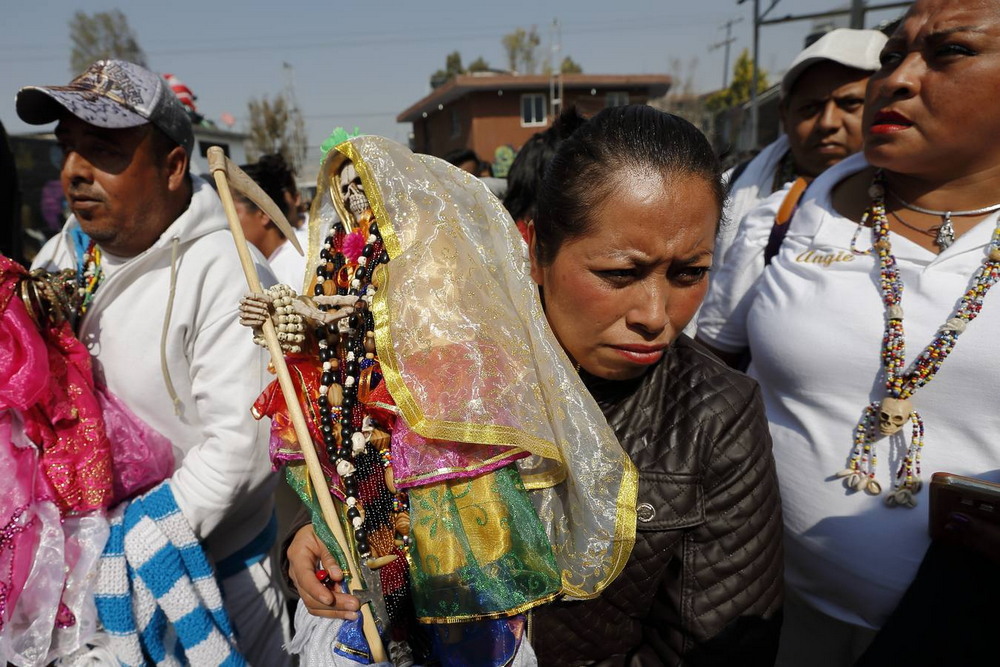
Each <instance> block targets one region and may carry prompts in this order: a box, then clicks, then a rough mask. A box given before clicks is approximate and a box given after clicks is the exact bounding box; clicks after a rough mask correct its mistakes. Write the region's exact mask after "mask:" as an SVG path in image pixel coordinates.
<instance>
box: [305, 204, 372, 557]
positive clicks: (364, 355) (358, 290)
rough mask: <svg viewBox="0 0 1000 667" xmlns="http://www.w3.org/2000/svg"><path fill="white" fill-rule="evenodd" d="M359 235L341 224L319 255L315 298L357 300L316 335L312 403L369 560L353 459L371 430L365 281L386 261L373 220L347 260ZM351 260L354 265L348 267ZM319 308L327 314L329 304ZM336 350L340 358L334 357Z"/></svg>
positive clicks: (369, 319) (369, 288) (369, 289)
mask: <svg viewBox="0 0 1000 667" xmlns="http://www.w3.org/2000/svg"><path fill="white" fill-rule="evenodd" d="M357 234H358V232H352V234H351V235H348V234H346V232H345V230H344V227H343V225H342V224H341V223H337V224H336V225H335V226H334V227H333V229H331V231H330V233H329V234H328V235H327V237H326V240H325V241H324V244H323V248H322V250H321V251H320V263H319V266H318V267H317V269H316V276H317V281H316V286H315V287H314V294H315V295H316V296H322V295H324V294H327V293H328V291H332V289H334V288H335V289H336V293H337V294H340V295H348V294H350V295H352V296H356V297H357V299H358V300H357V301H356V302H355V304H354V314H352V315H351V316H350V317H348V318H345V319H343V320H340V321H338V322H337V323H335V324H331V325H325V326H319V327H317V328H316V330H315V332H314V333H315V336H316V341H317V344H318V346H319V358H320V361H321V362H322V364H323V371H322V375H321V377H320V386H319V390H318V393H317V397H316V403H317V405H318V406H319V417H320V431H321V432H322V436H323V444H324V445H325V447H326V452H327V455H328V456H329V460H330V462H331V463H332V464H333V466H334V468H335V469H336V470H337V474H338V475H339V476H340V479H341V481H342V482H343V484H344V494H345V496H346V499H345V502H346V503H347V518H348V520H349V521H350V522H351V525H352V526H353V528H354V539H355V541H356V543H357V547H358V553H360V554H361V555H362V556H368V555H369V554H370V553H371V546H370V544H369V534H368V531H367V530H366V527H365V517H364V516H363V515H362V509H361V507H360V506H359V502H358V484H357V480H356V478H355V472H356V471H357V463H356V461H355V458H356V457H357V456H359V455H361V454H363V453H364V451H365V446H366V443H367V438H366V437H365V429H367V430H368V431H369V432H370V430H371V429H370V427H369V425H368V424H366V423H365V420H364V418H363V417H362V416H361V415H360V410H356V408H358V407H359V406H358V388H359V386H360V385H361V376H362V373H363V372H364V371H365V370H366V369H368V368H369V367H371V366H373V365H374V363H375V362H374V351H375V345H374V332H373V330H374V322H373V320H372V316H371V313H370V312H369V310H368V306H369V304H370V303H371V300H372V297H373V295H374V293H375V288H374V287H373V286H372V285H371V284H369V281H370V279H371V276H372V274H373V272H374V270H375V267H377V266H378V265H379V264H381V263H385V262H388V261H389V257H388V254H387V253H386V252H385V250H384V248H383V244H382V239H381V237H380V236H379V232H378V225H377V224H376V223H374V222H372V224H371V225H370V226H369V228H368V237H367V239H366V240H365V243H364V245H363V247H362V248H361V249H360V252H359V254H358V256H357V257H350V255H349V254H347V253H345V252H344V250H345V248H344V246H345V244H347V245H351V243H350V242H351V241H353V240H354V239H353V238H350V237H353V236H354V235H357ZM348 253H350V250H348ZM345 255H346V256H345ZM349 258H350V259H353V260H354V261H353V262H350V263H349ZM352 264H353V266H352ZM320 308H321V309H322V310H328V309H329V308H330V306H320ZM338 351H340V353H341V354H342V355H343V358H338ZM338 381H339V382H338ZM335 421H339V429H337V428H336V427H335V426H334V424H335ZM338 430H339V432H338ZM338 435H339V438H338Z"/></svg>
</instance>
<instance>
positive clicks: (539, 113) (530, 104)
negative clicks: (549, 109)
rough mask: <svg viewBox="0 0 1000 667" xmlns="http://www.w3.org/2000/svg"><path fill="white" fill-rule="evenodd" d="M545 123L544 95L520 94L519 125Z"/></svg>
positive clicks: (529, 125)
mask: <svg viewBox="0 0 1000 667" xmlns="http://www.w3.org/2000/svg"><path fill="white" fill-rule="evenodd" d="M535 125H545V95H543V94H541V93H530V94H528V95H521V127H532V126H535Z"/></svg>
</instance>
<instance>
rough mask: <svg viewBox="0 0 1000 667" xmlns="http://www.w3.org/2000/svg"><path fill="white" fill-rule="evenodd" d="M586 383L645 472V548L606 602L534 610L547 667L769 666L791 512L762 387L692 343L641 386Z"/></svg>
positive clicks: (641, 518) (534, 637)
mask: <svg viewBox="0 0 1000 667" xmlns="http://www.w3.org/2000/svg"><path fill="white" fill-rule="evenodd" d="M584 379H585V381H586V382H587V386H588V388H589V389H590V391H591V393H592V394H593V395H594V398H596V399H597V402H598V404H599V405H600V406H601V409H602V410H603V411H604V414H605V416H606V417H607V418H608V422H609V423H610V424H611V426H612V428H613V429H614V430H615V433H616V434H617V435H618V439H619V440H620V441H621V444H622V446H623V447H624V448H625V450H626V451H627V452H628V453H629V456H631V458H632V461H633V462H634V463H635V464H636V466H637V467H638V469H639V497H638V504H637V515H638V524H637V531H636V544H635V549H634V550H633V552H632V556H631V558H630V559H629V561H628V563H627V564H626V565H625V569H624V570H623V571H622V573H621V574H620V575H619V577H618V578H617V579H616V580H615V581H614V582H612V584H611V585H610V586H609V587H608V588H607V589H605V591H604V592H603V593H602V594H601V595H600V597H598V598H596V599H594V600H587V601H576V602H573V601H564V602H557V603H554V604H550V605H546V606H544V607H540V608H538V609H536V610H534V611H533V612H532V614H531V619H530V621H529V637H530V640H531V643H532V646H533V647H534V648H535V651H536V653H537V654H538V658H539V664H540V665H545V666H546V667H549V666H550V665H629V666H632V667H637V666H645V665H727V666H728V665H740V666H741V667H746V666H755V665H773V664H774V656H775V653H776V651H777V645H778V633H779V631H780V627H781V612H780V609H781V603H782V548H781V534H782V524H781V506H780V500H779V496H778V484H777V480H776V479H775V472H774V461H773V459H772V458H771V438H770V435H769V433H768V427H767V419H766V418H765V416H764V408H763V404H762V403H761V399H760V395H759V391H758V389H757V385H756V383H755V382H754V381H753V380H751V379H750V378H748V377H746V376H745V375H743V374H741V373H737V372H736V371H733V370H731V369H729V368H728V367H726V366H724V365H723V364H721V363H719V362H718V361H716V360H715V358H714V357H712V356H711V355H710V354H709V353H707V352H705V351H703V350H702V348H700V347H699V346H698V345H696V344H695V343H693V342H692V341H691V340H690V339H688V338H687V337H684V336H682V337H681V338H680V339H678V340H677V341H676V342H675V343H674V344H673V345H672V346H671V347H670V348H669V350H668V351H667V353H666V355H665V357H664V359H663V360H662V361H661V362H660V363H659V364H657V366H655V367H654V368H652V369H651V370H650V371H649V372H647V373H646V374H645V375H644V376H643V377H641V378H639V379H637V380H631V381H626V382H611V381H607V380H601V379H598V378H594V377H587V376H585V378H584Z"/></svg>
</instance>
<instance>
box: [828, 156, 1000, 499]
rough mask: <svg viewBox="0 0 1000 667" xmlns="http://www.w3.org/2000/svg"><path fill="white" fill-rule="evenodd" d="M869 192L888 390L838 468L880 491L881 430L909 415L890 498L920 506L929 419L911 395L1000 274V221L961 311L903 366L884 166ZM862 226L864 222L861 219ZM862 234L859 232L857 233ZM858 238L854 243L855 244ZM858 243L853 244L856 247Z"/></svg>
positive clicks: (853, 482)
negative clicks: (904, 445)
mask: <svg viewBox="0 0 1000 667" xmlns="http://www.w3.org/2000/svg"><path fill="white" fill-rule="evenodd" d="M869 194H870V195H871V197H872V205H871V208H870V209H868V211H867V212H866V213H865V215H864V217H863V218H862V221H861V224H862V225H863V224H864V222H865V221H866V220H870V221H871V223H872V241H873V243H872V248H873V249H874V250H875V251H877V253H878V263H879V289H880V291H881V293H882V303H883V305H884V306H885V319H886V321H885V333H884V335H883V337H882V366H883V368H884V369H885V388H886V396H885V398H883V399H882V400H881V401H880V402H873V403H871V404H869V405H868V406H867V407H866V408H865V411H864V413H863V415H862V417H861V419H860V421H858V425H857V426H856V427H855V429H854V449H853V451H852V452H851V457H850V459H849V462H848V467H847V468H845V469H844V470H841V471H840V472H838V473H837V474H836V476H837V477H839V478H844V481H845V484H846V485H847V487H848V488H851V489H855V490H857V491H866V492H868V493H869V494H871V495H878V494H879V493H881V492H882V487H881V485H880V484H879V483H878V481H876V479H875V466H876V463H877V461H878V455H877V452H876V450H875V446H874V443H875V441H876V440H877V439H878V437H879V436H891V435H893V434H895V433H896V432H898V431H899V430H900V429H902V428H903V426H904V425H905V424H906V422H907V421H909V422H910V423H911V426H912V429H911V437H910V443H909V446H908V447H907V449H906V452H905V455H904V456H903V459H902V462H901V463H900V466H899V468H898V470H897V471H896V475H895V479H894V486H893V491H892V493H890V494H889V495H888V497H887V498H886V503H887V504H888V505H890V506H893V505H898V506H902V507H911V508H912V507H915V506H916V504H917V501H916V498H915V495H916V494H917V493H919V492H920V489H921V487H922V486H923V483H922V482H921V480H920V453H921V450H922V448H923V446H924V422H923V420H922V419H921V417H920V413H918V412H917V411H916V410H915V409H914V408H913V404H912V402H911V401H910V397H911V396H913V394H914V393H915V392H916V391H917V389H919V388H921V387H923V386H924V385H925V384H927V383H928V382H930V381H931V380H932V379H934V376H935V374H936V373H937V372H938V370H939V369H940V368H941V364H943V363H944V360H945V359H947V358H948V355H949V354H951V351H952V350H953V349H955V344H956V343H957V342H958V337H959V336H960V335H961V334H962V332H963V331H965V328H966V326H968V324H969V322H971V321H972V320H974V319H975V318H976V316H977V315H978V314H979V311H980V310H982V307H983V298H984V297H985V296H986V293H987V292H988V291H989V289H990V288H991V287H992V286H993V285H994V284H995V283H996V282H997V280H998V279H1000V224H998V226H997V228H995V229H994V230H993V236H992V238H991V239H990V244H989V250H988V252H987V255H986V257H985V259H984V260H983V263H982V265H981V266H980V267H979V268H978V269H977V270H976V273H975V274H974V275H973V277H972V281H971V286H970V287H969V289H968V291H967V292H966V293H965V294H964V295H963V296H962V299H961V301H960V302H959V306H958V308H957V309H956V310H955V313H954V314H953V315H952V316H951V317H950V318H949V319H948V321H947V322H945V323H944V324H943V325H941V327H940V328H939V329H938V331H937V334H936V335H935V336H934V338H933V339H932V340H931V342H930V343H929V344H928V345H927V347H925V348H924V349H923V351H922V352H921V353H920V355H919V356H918V357H917V358H916V359H915V360H914V361H913V363H912V364H910V367H909V368H907V369H905V370H904V369H903V364H904V359H905V357H906V338H905V336H904V335H903V308H902V306H901V305H900V303H901V302H902V298H903V281H902V279H901V278H900V276H899V269H898V267H897V265H896V258H895V256H894V255H893V254H892V246H891V243H890V241H889V220H888V218H887V217H886V210H885V184H884V176H883V175H882V173H881V171H879V172H878V173H876V176H875V182H874V183H873V184H872V187H871V189H870V190H869ZM859 229H860V225H859ZM856 236H857V234H855V238H856ZM853 243H854V242H853V240H852V246H853ZM852 249H853V248H852Z"/></svg>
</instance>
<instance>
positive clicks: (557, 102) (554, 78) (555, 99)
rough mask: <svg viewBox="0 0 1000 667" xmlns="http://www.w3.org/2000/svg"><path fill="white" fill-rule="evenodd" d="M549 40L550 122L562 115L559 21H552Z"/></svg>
mask: <svg viewBox="0 0 1000 667" xmlns="http://www.w3.org/2000/svg"><path fill="white" fill-rule="evenodd" d="M549 39H550V40H551V42H552V50H551V53H552V55H551V56H550V57H551V58H552V61H551V63H552V64H551V66H550V67H551V68H550V70H549V101H550V103H551V106H552V121H553V122H555V119H556V118H558V117H559V114H560V113H562V100H563V80H562V61H561V60H559V53H560V51H561V50H562V28H561V27H560V26H559V19H558V18H554V19H552V32H551V33H550V37H549Z"/></svg>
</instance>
